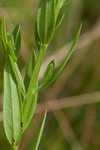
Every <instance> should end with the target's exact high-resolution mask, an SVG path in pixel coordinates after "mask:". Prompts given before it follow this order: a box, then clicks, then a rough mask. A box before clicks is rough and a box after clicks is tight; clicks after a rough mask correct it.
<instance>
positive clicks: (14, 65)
mask: <svg viewBox="0 0 100 150" xmlns="http://www.w3.org/2000/svg"><path fill="white" fill-rule="evenodd" d="M9 61H10V64H9V65H11V69H12V73H13V75H14V77H15V80H16V83H17V87H18V90H19V93H20V95H22V97H24V96H25V86H24V82H23V78H22V76H21V73H20V70H19V68H18V65H17V63H16V62H14V61H13V59H12V57H11V56H9Z"/></svg>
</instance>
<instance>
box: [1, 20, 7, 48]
mask: <svg viewBox="0 0 100 150" xmlns="http://www.w3.org/2000/svg"><path fill="white" fill-rule="evenodd" d="M1 38H2V42H3V45H4V48H5V49H7V45H6V44H7V32H6V23H5V17H3V18H2V21H1Z"/></svg>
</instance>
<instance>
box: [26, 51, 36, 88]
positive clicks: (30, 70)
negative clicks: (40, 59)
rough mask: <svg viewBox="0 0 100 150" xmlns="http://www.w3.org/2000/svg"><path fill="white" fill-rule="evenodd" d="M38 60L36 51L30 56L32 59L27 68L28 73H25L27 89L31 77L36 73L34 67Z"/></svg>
mask: <svg viewBox="0 0 100 150" xmlns="http://www.w3.org/2000/svg"><path fill="white" fill-rule="evenodd" d="M36 60H37V56H36V53H35V51H32V52H31V54H30V58H29V62H28V64H27V66H26V72H25V78H24V84H25V87H26V89H28V86H29V83H30V80H31V77H32V73H33V71H34V67H35V64H36Z"/></svg>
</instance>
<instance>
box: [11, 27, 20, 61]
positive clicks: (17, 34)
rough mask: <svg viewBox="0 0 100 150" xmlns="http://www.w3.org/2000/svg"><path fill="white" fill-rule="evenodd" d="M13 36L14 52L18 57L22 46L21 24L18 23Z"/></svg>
mask: <svg viewBox="0 0 100 150" xmlns="http://www.w3.org/2000/svg"><path fill="white" fill-rule="evenodd" d="M12 35H13V38H14V46H15V49H14V52H15V55H16V57H17V58H18V57H19V55H20V48H21V33H20V26H19V25H17V26H16V27H15V28H14V30H13V32H12Z"/></svg>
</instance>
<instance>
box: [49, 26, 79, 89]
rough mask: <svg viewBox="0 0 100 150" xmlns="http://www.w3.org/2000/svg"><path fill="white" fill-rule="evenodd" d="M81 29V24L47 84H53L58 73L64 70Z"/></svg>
mask: <svg viewBox="0 0 100 150" xmlns="http://www.w3.org/2000/svg"><path fill="white" fill-rule="evenodd" d="M81 29H82V25H81V26H80V28H79V30H78V32H77V34H76V36H75V38H74V41H73V43H72V46H71V48H70V50H69V51H68V53H67V55H66V57H65V59H64V61H63V62H62V64H61V65H60V66H59V67H58V68H57V69H56V71H55V73H54V74H53V77H52V79H51V81H50V82H49V84H48V86H49V85H51V84H53V83H54V82H55V81H56V80H57V78H58V77H59V76H60V74H61V73H62V71H63V70H64V68H65V67H66V65H67V64H68V61H69V59H70V57H71V56H72V53H73V51H74V48H75V46H76V44H77V41H78V39H79V36H80V32H81Z"/></svg>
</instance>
